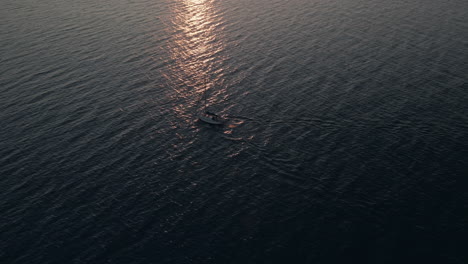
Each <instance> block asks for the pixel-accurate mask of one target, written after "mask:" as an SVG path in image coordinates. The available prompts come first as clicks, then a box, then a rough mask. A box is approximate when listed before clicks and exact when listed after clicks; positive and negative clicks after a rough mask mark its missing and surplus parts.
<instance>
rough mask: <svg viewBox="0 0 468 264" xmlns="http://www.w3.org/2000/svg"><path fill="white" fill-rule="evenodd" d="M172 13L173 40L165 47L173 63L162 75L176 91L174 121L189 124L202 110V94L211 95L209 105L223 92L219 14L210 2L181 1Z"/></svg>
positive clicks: (171, 28) (176, 4)
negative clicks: (182, 121) (175, 117)
mask: <svg viewBox="0 0 468 264" xmlns="http://www.w3.org/2000/svg"><path fill="white" fill-rule="evenodd" d="M171 13H172V16H171V17H170V19H169V20H170V21H168V25H169V27H168V30H170V31H171V32H170V33H171V34H170V35H171V36H172V38H171V40H170V41H169V42H168V44H167V47H166V48H167V51H168V52H169V56H170V59H171V61H172V62H173V63H172V64H171V65H170V66H169V69H170V70H169V72H168V73H166V74H165V76H166V79H167V80H168V84H169V85H170V86H171V88H172V89H173V90H175V93H173V97H174V98H172V99H174V101H176V102H177V103H176V104H174V107H173V109H174V111H175V113H176V115H177V119H178V120H185V121H187V122H189V123H191V122H192V121H193V117H194V114H195V113H196V112H198V111H200V108H201V107H202V102H201V98H202V96H203V93H204V92H205V91H206V92H207V94H210V98H209V99H208V102H209V104H210V103H213V101H215V100H216V99H213V97H215V95H216V94H219V93H222V92H223V89H222V87H221V85H220V84H221V83H222V82H223V80H222V78H223V75H222V71H223V69H222V66H221V65H222V62H223V61H224V60H225V58H224V57H223V56H221V55H220V52H222V50H223V49H224V42H223V34H222V27H221V25H222V14H221V13H220V12H219V11H218V10H217V9H216V6H215V4H214V2H213V1H212V0H180V1H178V2H176V3H175V5H174V6H173V9H172V12H171ZM214 88H216V89H214Z"/></svg>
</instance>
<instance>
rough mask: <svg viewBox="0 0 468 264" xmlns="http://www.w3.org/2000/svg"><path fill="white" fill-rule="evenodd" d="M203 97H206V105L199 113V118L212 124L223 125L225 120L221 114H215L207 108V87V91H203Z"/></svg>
mask: <svg viewBox="0 0 468 264" xmlns="http://www.w3.org/2000/svg"><path fill="white" fill-rule="evenodd" d="M203 97H204V99H205V105H204V107H203V110H202V112H201V113H200V114H199V115H198V119H200V121H203V122H205V123H208V124H211V125H222V124H224V120H223V119H222V118H221V117H220V116H218V115H217V114H215V113H213V112H210V111H208V110H206V108H207V103H206V88H205V91H204V93H203Z"/></svg>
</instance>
